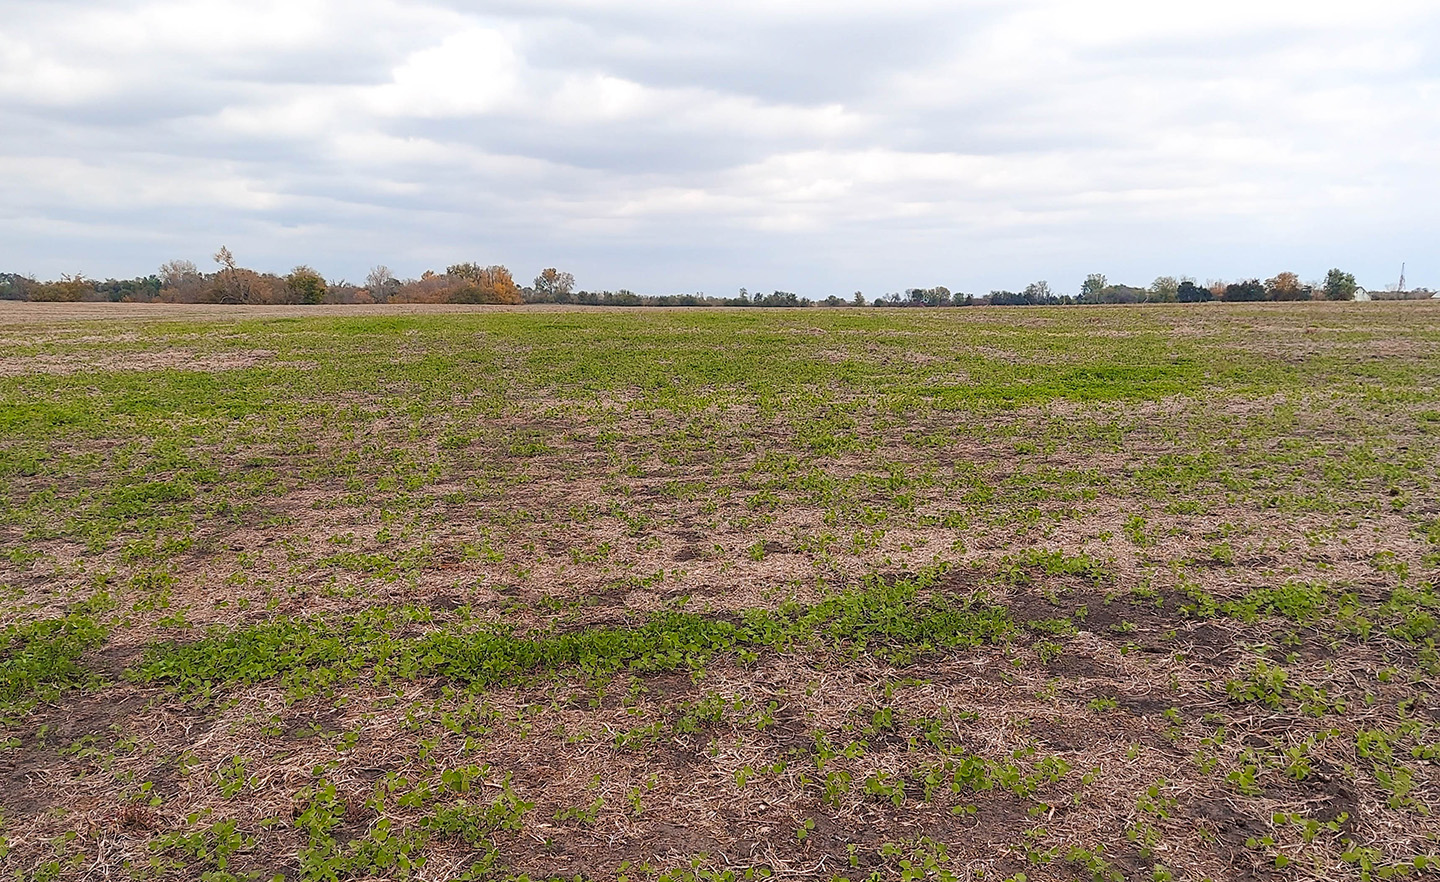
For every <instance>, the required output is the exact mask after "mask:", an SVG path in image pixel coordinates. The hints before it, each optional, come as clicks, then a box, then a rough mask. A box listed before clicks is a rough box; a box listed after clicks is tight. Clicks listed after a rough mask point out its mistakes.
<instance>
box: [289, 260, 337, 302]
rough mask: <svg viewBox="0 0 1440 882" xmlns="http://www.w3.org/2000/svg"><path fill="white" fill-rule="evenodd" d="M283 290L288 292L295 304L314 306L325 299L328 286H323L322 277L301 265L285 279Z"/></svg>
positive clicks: (323, 279)
mask: <svg viewBox="0 0 1440 882" xmlns="http://www.w3.org/2000/svg"><path fill="white" fill-rule="evenodd" d="M285 290H287V291H289V292H290V296H291V297H293V298H294V299H295V302H297V303H304V304H308V305H314V304H316V303H319V302H321V301H323V300H324V299H325V293H326V292H327V291H328V290H329V286H328V285H326V284H325V277H324V276H322V275H320V274H319V273H317V272H315V270H313V269H311V268H310V267H308V266H305V265H304V264H301V265H300V266H297V267H295V268H294V269H293V270H291V271H290V275H288V276H286V277H285Z"/></svg>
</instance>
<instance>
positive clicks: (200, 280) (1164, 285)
mask: <svg viewBox="0 0 1440 882" xmlns="http://www.w3.org/2000/svg"><path fill="white" fill-rule="evenodd" d="M213 260H214V262H215V269H214V270H211V271H201V270H200V268H199V267H197V266H196V265H195V264H194V263H192V262H191V261H188V260H172V261H169V262H167V263H165V264H163V265H162V266H161V267H160V269H159V272H158V273H154V274H151V275H147V276H141V277H137V278H134V279H105V280H103V281H101V280H96V279H87V278H85V277H84V276H80V275H73V276H71V275H65V276H61V277H60V279H58V280H53V281H43V282H42V281H38V280H36V279H34V278H31V277H29V276H25V275H21V274H18V273H0V300H31V301H103V300H109V301H123V302H139V303H149V302H160V303H228V304H318V303H492V304H524V303H562V304H577V305H588V306H759V307H809V306H817V307H854V306H867V305H869V306H876V307H893V306H910V307H953V306H983V305H989V306H1063V305H1073V304H1089V303H1112V304H1126V303H1205V302H1209V301H1222V302H1232V303H1234V302H1255V301H1303V300H1354V299H1356V297H1357V294H1358V295H1360V296H1362V297H1365V298H1366V299H1376V300H1380V299H1391V300H1395V299H1423V298H1429V297H1433V296H1435V292H1433V291H1430V290H1429V289H1426V288H1418V289H1414V290H1411V291H1385V292H1366V291H1365V290H1364V289H1363V288H1361V287H1360V286H1359V285H1358V284H1357V283H1356V281H1355V276H1354V275H1353V274H1351V273H1348V272H1344V271H1342V270H1340V269H1332V270H1330V271H1329V272H1328V273H1326V274H1325V278H1324V279H1323V280H1322V281H1317V282H1313V283H1305V282H1302V281H1301V280H1300V278H1299V276H1297V275H1296V274H1295V273H1292V272H1282V273H1278V274H1276V275H1275V276H1274V277H1272V278H1269V279H1266V280H1264V281H1261V280H1260V279H1245V280H1241V281H1237V282H1221V281H1211V282H1208V283H1206V284H1204V285H1200V284H1197V283H1196V281H1195V280H1194V279H1192V278H1188V277H1181V278H1175V277H1172V276H1161V277H1159V278H1157V279H1155V281H1153V282H1152V283H1150V285H1149V286H1147V287H1143V288H1140V287H1134V286H1131V285H1122V284H1112V283H1110V281H1109V280H1108V279H1106V277H1105V276H1104V275H1102V274H1099V273H1095V274H1092V275H1089V276H1087V277H1086V278H1085V281H1084V282H1083V283H1082V284H1081V286H1080V290H1079V291H1078V292H1077V293H1075V294H1060V293H1057V292H1055V291H1054V290H1052V289H1051V287H1050V285H1049V283H1047V282H1043V281H1040V282H1034V283H1032V284H1030V285H1027V286H1026V287H1025V288H1024V289H1022V290H1020V291H1005V290H997V291H991V292H990V293H989V294H983V295H974V294H967V293H963V292H952V291H951V290H950V289H949V288H946V287H944V286H936V287H932V288H907V289H906V290H905V291H904V293H898V292H897V293H890V294H885V295H882V296H880V297H877V298H875V299H874V300H873V301H867V300H866V298H865V295H864V294H863V293H861V292H859V291H856V292H855V293H854V294H853V295H852V296H851V297H848V298H841V297H836V296H833V295H832V296H830V297H827V298H825V299H823V300H818V301H817V300H811V299H809V298H807V297H803V296H800V295H797V294H795V293H793V292H789V291H774V292H772V293H770V294H761V293H760V292H755V293H754V294H751V293H750V291H748V290H747V289H745V288H741V289H740V290H739V293H738V294H737V295H736V296H734V297H713V296H708V295H705V294H700V293H696V294H667V295H645V294H636V293H635V292H633V291H626V290H620V291H584V290H577V289H576V287H575V277H574V276H573V275H571V274H570V273H567V272H562V271H560V270H558V269H555V268H549V269H545V270H543V271H542V272H541V273H540V274H539V275H538V276H536V277H535V279H534V280H533V281H532V282H531V284H529V285H525V286H522V285H520V284H519V283H517V282H516V281H515V278H514V276H513V275H512V274H511V272H510V270H509V269H507V268H506V267H504V266H501V265H498V264H497V265H482V264H478V263H457V264H453V265H451V266H449V267H446V269H445V271H444V272H435V271H433V270H427V271H425V272H424V273H422V274H421V275H420V277H419V278H415V279H400V278H397V277H396V276H395V274H394V273H392V272H391V271H390V269H389V268H388V267H385V266H377V267H375V268H374V269H372V270H371V271H370V273H369V274H368V275H367V276H366V278H365V281H364V283H363V284H351V283H349V282H346V281H335V282H332V281H327V280H326V279H325V277H324V276H322V275H321V274H320V273H319V272H317V271H316V270H315V269H313V268H312V267H309V266H304V265H302V266H297V267H295V268H294V269H293V270H291V271H290V272H289V273H286V274H285V275H278V274H275V273H264V272H257V271H255V270H251V269H247V268H245V267H242V266H240V265H239V264H238V263H237V262H236V260H235V256H234V255H233V254H232V253H231V252H230V249H228V248H225V247H223V246H222V247H221V248H220V250H219V251H217V252H216V253H215V254H214V256H213Z"/></svg>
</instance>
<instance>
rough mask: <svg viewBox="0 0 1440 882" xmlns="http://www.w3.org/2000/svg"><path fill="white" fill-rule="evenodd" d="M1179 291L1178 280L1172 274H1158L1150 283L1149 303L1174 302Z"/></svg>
mask: <svg viewBox="0 0 1440 882" xmlns="http://www.w3.org/2000/svg"><path fill="white" fill-rule="evenodd" d="M1179 292H1180V282H1179V281H1178V280H1177V279H1176V278H1175V277H1174V276H1160V277H1158V278H1157V279H1155V281H1153V282H1151V283H1150V296H1149V297H1147V298H1146V299H1147V300H1149V301H1150V302H1151V303H1174V302H1175V301H1176V300H1177V299H1178V297H1179Z"/></svg>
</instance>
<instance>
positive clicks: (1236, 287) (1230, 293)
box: [1220, 279, 1265, 303]
mask: <svg viewBox="0 0 1440 882" xmlns="http://www.w3.org/2000/svg"><path fill="white" fill-rule="evenodd" d="M1220 299H1221V300H1224V301H1225V302H1227V303H1247V302H1253V301H1256V300H1264V299H1265V286H1264V285H1263V284H1261V282H1260V280H1259V279H1247V280H1246V281H1243V282H1232V283H1230V284H1229V285H1226V286H1225V293H1224V294H1221V295H1220Z"/></svg>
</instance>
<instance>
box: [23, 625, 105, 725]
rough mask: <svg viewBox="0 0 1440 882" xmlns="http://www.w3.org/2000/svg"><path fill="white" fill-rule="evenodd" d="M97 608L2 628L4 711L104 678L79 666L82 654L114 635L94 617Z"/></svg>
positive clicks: (91, 685) (87, 685) (51, 698)
mask: <svg viewBox="0 0 1440 882" xmlns="http://www.w3.org/2000/svg"><path fill="white" fill-rule="evenodd" d="M94 606H95V604H93V603H91V604H87V605H86V606H84V607H79V608H76V609H75V610H73V611H71V612H69V613H67V614H66V615H64V616H62V617H61V618H58V619H41V620H38V621H31V622H17V623H13V624H10V625H6V626H5V627H4V628H3V629H0V714H10V713H16V712H23V711H25V710H28V709H29V708H30V707H33V706H34V705H35V703H36V702H39V701H51V700H53V699H54V698H56V697H57V696H58V695H60V693H62V692H64V691H65V690H66V689H72V688H81V687H93V686H95V685H97V684H98V683H99V682H100V677H99V675H98V674H96V673H95V672H94V671H91V670H89V669H87V668H86V667H84V666H83V665H81V664H80V658H81V656H83V655H84V654H85V653H86V652H88V651H90V650H92V649H95V648H97V647H99V646H102V645H103V644H104V643H105V641H106V639H107V638H108V637H109V633H110V629H109V626H107V625H104V624H101V622H99V621H97V619H96V618H95V615H94V613H93V611H92V610H93V607H94Z"/></svg>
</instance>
